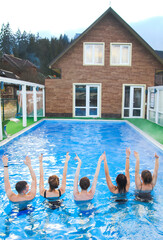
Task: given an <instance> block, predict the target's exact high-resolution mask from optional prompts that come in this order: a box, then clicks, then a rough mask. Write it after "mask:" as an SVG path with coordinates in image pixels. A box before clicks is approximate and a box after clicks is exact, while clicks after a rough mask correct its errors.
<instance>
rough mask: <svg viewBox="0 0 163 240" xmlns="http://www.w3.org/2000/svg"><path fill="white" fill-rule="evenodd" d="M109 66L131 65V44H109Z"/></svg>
mask: <svg viewBox="0 0 163 240" xmlns="http://www.w3.org/2000/svg"><path fill="white" fill-rule="evenodd" d="M110 47H111V53H110V65H112V66H119V65H120V66H130V65H131V49H132V48H131V44H130V43H128V44H118V43H111V45H110Z"/></svg>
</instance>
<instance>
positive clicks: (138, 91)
mask: <svg viewBox="0 0 163 240" xmlns="http://www.w3.org/2000/svg"><path fill="white" fill-rule="evenodd" d="M143 101H144V87H142V86H125V87H124V106H123V117H130V118H142V117H143V109H144V108H143V107H144V106H143Z"/></svg>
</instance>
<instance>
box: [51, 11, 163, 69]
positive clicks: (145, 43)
mask: <svg viewBox="0 0 163 240" xmlns="http://www.w3.org/2000/svg"><path fill="white" fill-rule="evenodd" d="M107 14H112V15H113V16H114V17H115V18H116V19H117V20H118V21H119V22H120V23H121V24H122V25H123V26H124V27H125V28H126V29H127V30H128V31H129V32H130V33H131V34H132V35H133V36H134V37H135V38H136V39H137V40H138V41H139V42H140V43H141V44H142V45H143V46H144V47H145V48H146V49H147V50H148V51H149V52H150V53H151V54H152V55H153V56H154V57H155V58H156V59H157V60H158V61H159V62H160V63H161V64H163V59H162V58H161V57H160V56H159V55H158V54H157V53H156V52H155V51H154V50H153V48H152V47H151V46H150V45H149V44H148V43H147V42H146V41H145V40H144V39H143V38H142V37H140V35H139V34H138V33H137V32H136V31H135V30H134V29H133V28H131V27H130V26H129V25H128V24H127V23H126V22H125V21H124V20H123V19H122V18H121V17H120V16H119V15H118V14H117V13H116V12H115V11H114V10H113V9H112V8H111V7H110V8H108V9H107V10H106V11H105V12H104V13H103V14H102V15H101V16H100V17H99V18H98V19H97V20H96V21H95V22H94V23H93V24H91V25H90V26H89V27H88V28H87V29H86V30H85V31H84V32H83V33H82V34H81V35H79V37H77V38H76V39H75V40H74V41H73V42H72V43H71V44H70V45H69V46H68V47H67V48H66V49H65V50H64V51H63V52H61V53H60V54H59V55H58V56H57V57H56V58H55V59H54V60H53V61H52V62H51V63H50V64H49V68H52V65H53V64H54V63H55V62H57V61H58V60H59V59H60V58H61V57H62V56H63V55H64V54H65V53H66V52H68V51H69V49H71V48H72V47H73V46H74V45H75V44H76V43H77V42H78V41H79V40H80V39H81V38H82V37H83V36H84V35H86V34H87V33H88V32H89V31H90V30H91V29H92V28H93V27H94V26H95V25H96V24H97V23H99V22H100V21H101V20H102V19H103V18H104V17H105V16H106V15H107Z"/></svg>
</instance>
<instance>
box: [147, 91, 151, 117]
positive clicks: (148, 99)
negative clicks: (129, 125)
mask: <svg viewBox="0 0 163 240" xmlns="http://www.w3.org/2000/svg"><path fill="white" fill-rule="evenodd" d="M147 94H148V95H147V120H149V108H150V106H149V104H150V102H149V101H150V98H149V97H150V88H148V92H147Z"/></svg>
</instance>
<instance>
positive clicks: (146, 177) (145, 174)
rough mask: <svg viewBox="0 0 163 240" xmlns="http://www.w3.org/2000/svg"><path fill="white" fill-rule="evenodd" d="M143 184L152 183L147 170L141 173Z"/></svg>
mask: <svg viewBox="0 0 163 240" xmlns="http://www.w3.org/2000/svg"><path fill="white" fill-rule="evenodd" d="M141 177H142V179H143V182H144V184H150V183H151V182H152V174H151V172H150V171H148V170H144V171H142V173H141Z"/></svg>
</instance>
